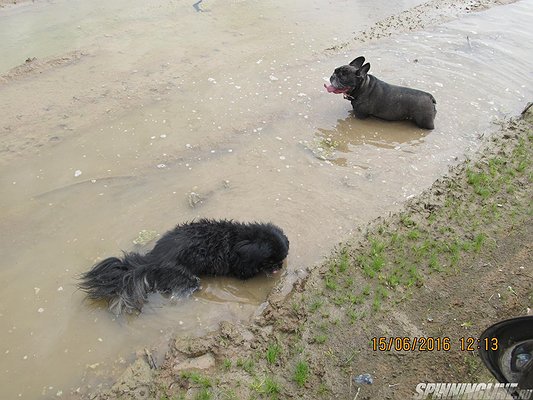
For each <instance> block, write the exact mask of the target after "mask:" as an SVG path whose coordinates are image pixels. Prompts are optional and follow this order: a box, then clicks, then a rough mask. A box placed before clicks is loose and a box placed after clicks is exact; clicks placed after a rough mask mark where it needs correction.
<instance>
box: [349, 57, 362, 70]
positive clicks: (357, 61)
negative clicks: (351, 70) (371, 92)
mask: <svg viewBox="0 0 533 400" xmlns="http://www.w3.org/2000/svg"><path fill="white" fill-rule="evenodd" d="M364 63H365V58H364V57H362V56H361V57H357V58H356V59H355V60H353V61H352V62H351V63H350V65H351V66H352V67H355V68H357V69H359V68H361V65H363V64H364Z"/></svg>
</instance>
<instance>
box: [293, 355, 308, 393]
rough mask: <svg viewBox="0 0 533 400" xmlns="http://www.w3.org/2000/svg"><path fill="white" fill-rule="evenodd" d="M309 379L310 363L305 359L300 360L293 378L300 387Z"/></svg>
mask: <svg viewBox="0 0 533 400" xmlns="http://www.w3.org/2000/svg"><path fill="white" fill-rule="evenodd" d="M307 379H309V364H307V362H306V361H305V360H301V361H298V362H297V363H296V368H295V370H294V376H293V380H294V382H296V384H297V385H298V386H300V387H303V386H304V385H305V384H306V382H307Z"/></svg>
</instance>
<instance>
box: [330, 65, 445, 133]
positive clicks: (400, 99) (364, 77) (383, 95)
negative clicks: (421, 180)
mask: <svg viewBox="0 0 533 400" xmlns="http://www.w3.org/2000/svg"><path fill="white" fill-rule="evenodd" d="M363 64H364V65H363ZM369 69H370V64H369V63H366V64H365V58H364V57H357V58H356V59H355V60H353V61H352V62H351V63H350V64H349V65H343V66H342V67H339V68H337V69H335V71H334V72H333V75H331V78H330V83H331V85H326V84H324V87H325V88H326V89H327V91H328V92H329V93H343V94H344V98H345V99H348V100H350V101H351V103H352V107H353V110H354V113H355V116H356V117H357V118H361V119H362V118H366V117H368V116H369V115H372V116H374V117H377V118H381V119H385V120H388V121H401V120H405V119H408V120H412V121H413V122H414V123H415V124H417V125H418V126H419V127H420V128H423V129H433V128H434V125H433V120H434V119H435V114H436V113H437V110H436V108H435V104H437V102H436V101H435V98H434V97H433V96H432V95H431V94H429V93H427V92H423V91H421V90H416V89H411V88H407V87H403V86H396V85H390V84H388V83H386V82H383V81H381V80H379V79H378V78H376V77H375V76H373V75H369V74H368V70H369Z"/></svg>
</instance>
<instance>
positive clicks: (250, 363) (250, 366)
mask: <svg viewBox="0 0 533 400" xmlns="http://www.w3.org/2000/svg"><path fill="white" fill-rule="evenodd" d="M237 367H239V368H242V369H243V370H244V371H246V372H247V373H249V374H250V375H252V374H253V372H254V367H255V363H254V360H252V359H250V358H247V359H245V360H243V359H242V358H239V359H238V360H237Z"/></svg>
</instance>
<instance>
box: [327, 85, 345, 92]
mask: <svg viewBox="0 0 533 400" xmlns="http://www.w3.org/2000/svg"><path fill="white" fill-rule="evenodd" d="M324 87H325V88H326V90H327V91H328V93H336V94H339V93H344V92H345V91H346V90H342V89H337V88H336V87H335V86H333V85H326V84H325V83H324Z"/></svg>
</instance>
